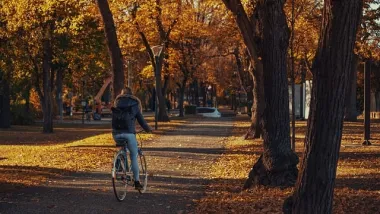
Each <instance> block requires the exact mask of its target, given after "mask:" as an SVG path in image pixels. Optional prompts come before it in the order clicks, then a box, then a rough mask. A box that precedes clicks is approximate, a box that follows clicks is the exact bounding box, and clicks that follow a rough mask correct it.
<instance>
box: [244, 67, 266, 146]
mask: <svg viewBox="0 0 380 214" xmlns="http://www.w3.org/2000/svg"><path fill="white" fill-rule="evenodd" d="M257 69H261V70H262V69H263V68H262V65H261V64H260V65H258V66H257ZM257 73H258V74H263V71H260V72H257ZM252 77H253V75H252ZM263 78H264V77H263V76H262V75H256V77H253V90H252V95H253V103H252V107H251V126H250V127H249V129H248V131H247V133H246V135H245V136H244V139H248V138H249V136H252V137H253V138H260V136H261V135H262V126H261V124H260V122H261V119H262V117H263V114H264V109H265V99H264V80H263Z"/></svg>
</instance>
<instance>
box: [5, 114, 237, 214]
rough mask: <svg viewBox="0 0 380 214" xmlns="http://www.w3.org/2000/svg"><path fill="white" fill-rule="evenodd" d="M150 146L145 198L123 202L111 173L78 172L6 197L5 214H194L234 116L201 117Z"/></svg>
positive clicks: (134, 196)
mask: <svg viewBox="0 0 380 214" xmlns="http://www.w3.org/2000/svg"><path fill="white" fill-rule="evenodd" d="M195 120H196V121H192V122H188V123H186V124H184V125H182V126H181V127H179V128H177V129H176V130H173V131H169V132H167V133H166V134H165V135H164V136H161V137H160V138H158V139H154V140H153V142H149V143H147V145H145V146H144V151H145V154H146V155H147V157H148V160H147V161H148V170H149V172H150V178H149V184H148V185H149V186H148V188H149V189H148V190H147V192H146V193H144V194H139V193H137V192H135V191H131V193H130V194H129V195H128V197H127V198H126V200H125V201H123V202H117V201H116V199H115V196H114V195H113V192H112V184H111V179H110V173H109V172H108V171H99V172H91V173H76V174H73V175H70V176H64V177H63V178H57V179H55V180H51V181H50V182H48V183H47V184H46V185H43V186H38V187H33V188H26V189H23V190H21V191H19V192H14V193H12V194H11V195H8V196H5V197H4V196H1V197H0V199H1V198H3V199H2V200H1V201H0V213H1V214H2V213H12V214H13V213H176V214H178V213H189V212H192V210H193V207H194V206H193V205H194V203H193V200H194V199H199V198H200V197H202V195H203V194H204V188H205V187H206V184H207V183H208V182H209V180H208V178H207V174H208V171H209V169H210V167H211V165H212V163H213V162H214V161H215V160H216V159H217V158H218V157H219V155H220V153H222V151H223V143H224V141H223V140H224V138H225V137H226V136H229V134H230V133H231V130H232V120H233V119H232V118H217V119H206V118H201V119H195Z"/></svg>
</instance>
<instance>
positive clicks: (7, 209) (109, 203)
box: [0, 172, 240, 214]
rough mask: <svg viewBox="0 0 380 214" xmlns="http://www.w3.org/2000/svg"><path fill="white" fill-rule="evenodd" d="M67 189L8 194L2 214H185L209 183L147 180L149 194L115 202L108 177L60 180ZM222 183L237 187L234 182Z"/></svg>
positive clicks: (76, 176) (77, 176)
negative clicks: (29, 213) (28, 211)
mask: <svg viewBox="0 0 380 214" xmlns="http://www.w3.org/2000/svg"><path fill="white" fill-rule="evenodd" d="M60 179H61V180H63V182H65V181H66V182H71V183H68V184H67V185H63V186H62V185H60V184H58V185H55V186H54V184H53V185H52V186H45V185H44V186H35V187H30V188H24V189H22V190H18V191H16V192H13V193H11V194H7V195H6V196H5V197H4V198H2V200H0V212H1V213H4V214H5V213H19V212H22V211H26V210H33V212H34V213H50V212H53V213H54V212H59V213H109V212H113V213H126V212H127V211H128V213H130V212H131V213H178V212H180V213H188V212H190V211H191V210H193V209H194V201H193V199H197V198H200V197H202V196H203V194H204V191H205V190H206V188H207V184H208V183H209V182H214V181H213V180H208V179H196V178H179V177H167V176H151V177H149V184H148V191H147V192H146V193H144V194H139V193H138V192H137V191H136V190H133V189H132V190H130V191H129V192H128V194H127V197H126V199H125V200H124V201H123V202H121V203H120V202H117V200H116V198H115V196H114V193H113V189H112V183H111V182H110V177H109V174H108V173H101V172H99V173H75V174H74V175H73V176H65V177H63V178H60ZM224 182H227V183H233V184H236V183H237V182H240V181H237V180H234V179H231V180H225V181H224Z"/></svg>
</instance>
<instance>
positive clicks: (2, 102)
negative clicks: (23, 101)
mask: <svg viewBox="0 0 380 214" xmlns="http://www.w3.org/2000/svg"><path fill="white" fill-rule="evenodd" d="M8 77H9V75H8ZM8 77H6V75H5V74H4V73H3V72H2V71H0V83H1V84H0V128H3V129H4V128H10V127H11V103H10V86H9V79H10V78H8Z"/></svg>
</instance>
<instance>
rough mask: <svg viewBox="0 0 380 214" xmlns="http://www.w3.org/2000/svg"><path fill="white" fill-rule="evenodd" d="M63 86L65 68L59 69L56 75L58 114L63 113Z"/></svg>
mask: <svg viewBox="0 0 380 214" xmlns="http://www.w3.org/2000/svg"><path fill="white" fill-rule="evenodd" d="M62 86H63V68H58V69H57V77H56V94H55V99H56V103H57V107H58V114H59V115H60V116H61V115H63V102H62Z"/></svg>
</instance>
